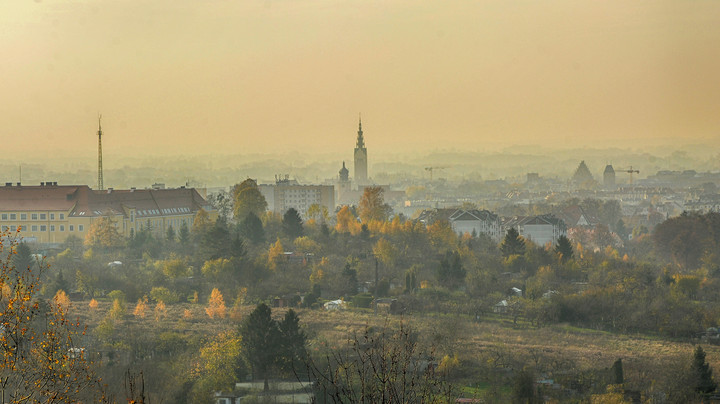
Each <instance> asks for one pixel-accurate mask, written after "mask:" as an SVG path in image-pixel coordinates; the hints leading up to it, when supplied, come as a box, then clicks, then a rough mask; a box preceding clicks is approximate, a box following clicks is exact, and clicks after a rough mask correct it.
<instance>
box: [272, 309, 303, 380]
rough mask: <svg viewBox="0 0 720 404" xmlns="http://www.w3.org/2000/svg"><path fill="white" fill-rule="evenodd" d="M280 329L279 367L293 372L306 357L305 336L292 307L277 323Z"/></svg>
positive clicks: (301, 364) (296, 370) (290, 372)
mask: <svg viewBox="0 0 720 404" xmlns="http://www.w3.org/2000/svg"><path fill="white" fill-rule="evenodd" d="M278 329H279V331H280V350H281V352H280V355H279V356H278V361H279V366H280V369H282V370H283V371H285V372H287V373H289V374H295V373H297V372H298V370H299V369H300V367H301V366H303V365H304V364H305V361H306V359H307V351H306V350H305V344H306V343H307V336H306V335H305V332H304V331H303V330H302V329H301V328H300V318H299V317H298V316H297V314H295V311H294V310H293V309H290V310H288V311H287V313H285V317H284V318H283V319H282V321H280V322H279V323H278Z"/></svg>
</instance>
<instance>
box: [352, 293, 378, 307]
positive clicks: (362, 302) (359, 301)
mask: <svg viewBox="0 0 720 404" xmlns="http://www.w3.org/2000/svg"><path fill="white" fill-rule="evenodd" d="M372 301H373V296H372V295H371V294H369V293H361V294H359V295H355V296H353V298H352V305H353V307H360V308H364V309H367V308H369V307H370V305H371V304H372Z"/></svg>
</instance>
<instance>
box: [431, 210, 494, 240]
mask: <svg viewBox="0 0 720 404" xmlns="http://www.w3.org/2000/svg"><path fill="white" fill-rule="evenodd" d="M418 220H419V221H420V222H421V223H424V224H425V225H430V224H432V223H434V222H435V221H437V220H447V221H448V223H450V226H451V227H452V229H453V231H454V232H455V233H458V234H460V235H463V234H465V233H467V234H476V235H479V234H485V235H487V236H489V237H490V238H492V239H493V240H495V241H499V240H500V239H501V237H502V230H501V225H500V218H499V217H498V215H496V214H494V213H492V212H490V211H487V210H478V209H471V210H465V209H433V210H425V211H423V212H422V213H421V214H420V216H419V217H418Z"/></svg>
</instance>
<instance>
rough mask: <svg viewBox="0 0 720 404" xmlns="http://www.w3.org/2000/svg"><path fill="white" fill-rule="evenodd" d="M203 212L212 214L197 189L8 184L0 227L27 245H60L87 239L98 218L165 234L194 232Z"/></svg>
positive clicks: (124, 229)
mask: <svg viewBox="0 0 720 404" xmlns="http://www.w3.org/2000/svg"><path fill="white" fill-rule="evenodd" d="M200 209H204V210H206V211H208V213H209V214H210V215H211V217H213V216H217V213H216V212H215V211H214V210H212V208H211V207H210V206H209V204H208V203H207V202H206V201H205V199H204V198H203V197H202V196H200V194H199V193H198V192H197V191H196V190H195V189H193V188H184V187H182V188H175V189H129V190H114V189H112V188H109V189H108V190H103V191H100V190H93V189H91V188H90V187H88V186H87V185H57V182H47V183H41V184H40V185H39V186H23V185H21V184H19V183H18V184H16V185H13V184H12V183H6V184H5V186H4V187H0V228H1V229H2V230H3V231H10V232H18V230H19V229H20V231H19V233H18V234H19V236H21V237H22V238H23V240H24V241H26V242H37V243H41V244H60V243H63V242H64V241H65V240H66V239H67V238H68V237H69V236H71V235H72V236H76V237H79V238H81V239H84V238H85V236H86V235H87V232H88V230H89V229H90V226H91V225H92V224H93V222H94V221H95V220H97V219H100V218H102V217H110V218H111V219H113V221H114V222H115V226H116V227H117V229H118V231H119V233H120V234H122V235H123V236H126V237H129V236H131V235H132V234H135V233H137V232H138V231H140V230H141V229H150V230H151V231H152V232H153V233H154V234H155V235H164V234H165V232H167V230H168V228H170V226H172V227H173V229H175V230H178V229H180V228H181V227H182V226H183V224H184V225H186V226H188V228H192V225H193V221H194V218H195V215H196V214H197V212H198V211H199V210H200Z"/></svg>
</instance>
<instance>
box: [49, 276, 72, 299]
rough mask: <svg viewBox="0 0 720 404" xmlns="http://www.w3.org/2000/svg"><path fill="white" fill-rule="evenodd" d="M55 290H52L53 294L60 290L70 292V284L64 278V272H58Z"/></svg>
mask: <svg viewBox="0 0 720 404" xmlns="http://www.w3.org/2000/svg"><path fill="white" fill-rule="evenodd" d="M53 289H54V290H51V292H52V293H53V294H55V293H56V292H57V291H58V290H63V291H65V292H69V291H70V285H69V284H68V281H67V280H66V279H65V277H64V276H63V272H62V270H60V272H58V276H57V278H55V286H54V287H53Z"/></svg>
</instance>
